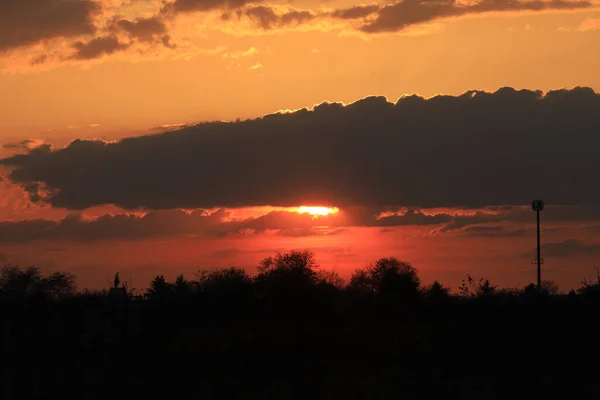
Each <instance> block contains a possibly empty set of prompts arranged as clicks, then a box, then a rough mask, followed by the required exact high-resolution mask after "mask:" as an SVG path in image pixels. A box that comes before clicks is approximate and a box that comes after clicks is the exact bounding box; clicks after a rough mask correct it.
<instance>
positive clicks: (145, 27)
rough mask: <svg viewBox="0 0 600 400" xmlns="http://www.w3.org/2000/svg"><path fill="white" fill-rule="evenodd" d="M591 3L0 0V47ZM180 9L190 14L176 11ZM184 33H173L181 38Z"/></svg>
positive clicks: (383, 29) (90, 52)
mask: <svg viewBox="0 0 600 400" xmlns="http://www.w3.org/2000/svg"><path fill="white" fill-rule="evenodd" d="M592 6H593V3H591V2H589V1H586V0H575V1H563V0H550V1H538V0H534V1H530V0H525V1H513V0H479V1H477V0H475V1H469V2H465V1H462V0H449V1H446V0H444V1H438V0H434V1H432V0H428V1H418V0H401V1H398V2H396V3H393V4H387V5H378V4H370V5H356V6H350V7H348V8H339V9H330V8H324V7H322V6H318V5H316V6H314V7H311V8H306V9H299V8H296V7H292V6H289V5H281V4H273V3H267V2H264V3H263V2H257V1H247V0H171V1H161V2H155V1H152V0H136V1H124V0H123V1H121V0H0V54H2V53H5V52H7V51H13V50H17V49H26V50H27V49H28V50H32V49H35V52H34V53H31V54H30V53H28V52H27V51H25V52H24V53H23V54H21V55H22V56H23V57H25V58H26V59H27V60H28V61H27V62H28V64H29V66H32V67H37V66H39V65H43V64H58V63H61V62H66V61H69V60H71V61H72V60H75V61H89V60H92V59H97V58H100V57H103V56H106V55H112V54H115V53H118V52H123V51H125V50H128V51H129V53H130V54H131V55H132V57H134V55H136V56H137V57H139V56H140V55H144V54H146V55H147V56H148V57H152V55H153V54H155V53H156V50H157V49H160V50H165V49H167V51H168V50H174V49H177V48H178V46H177V40H174V39H173V37H174V36H173V33H174V32H176V31H177V30H178V29H179V28H180V32H186V31H189V28H190V26H179V25H178V24H179V23H182V21H186V22H183V23H187V24H191V23H194V24H197V23H198V22H203V25H204V26H205V29H206V30H222V31H223V32H226V33H230V34H231V33H234V34H236V35H237V34H240V33H241V34H242V35H243V34H256V33H262V32H266V31H274V30H282V29H284V30H290V29H303V30H306V29H324V30H331V29H334V30H338V31H359V32H362V33H363V34H377V33H390V32H400V31H404V30H406V29H407V28H409V27H412V26H416V25H420V24H426V23H429V22H431V21H435V20H439V19H444V18H450V17H460V16H468V15H479V14H483V13H489V12H503V13H506V12H521V11H529V12H539V11H546V10H577V9H585V8H590V7H592ZM186 15H187V16H190V15H193V16H192V17H191V18H183V19H182V18H180V17H183V16H186ZM199 25H200V24H199ZM204 34H206V32H204ZM187 36H188V35H187V34H185V35H183V36H181V37H179V38H178V39H181V42H182V43H184V42H185V43H188V42H189V40H188V39H189V38H188V37H187ZM40 44H41V48H39V47H40V46H39V45H40ZM220 44H221V43H217V44H216V45H220ZM36 46H37V47H36ZM188 51H189V50H188ZM173 56H176V54H173ZM134 58H135V57H134Z"/></svg>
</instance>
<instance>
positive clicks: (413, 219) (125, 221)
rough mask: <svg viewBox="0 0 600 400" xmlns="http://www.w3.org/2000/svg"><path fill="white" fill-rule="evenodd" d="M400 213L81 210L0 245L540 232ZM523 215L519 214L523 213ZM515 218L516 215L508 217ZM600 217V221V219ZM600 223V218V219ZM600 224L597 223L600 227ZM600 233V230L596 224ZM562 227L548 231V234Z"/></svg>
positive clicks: (0, 229) (8, 230)
mask: <svg viewBox="0 0 600 400" xmlns="http://www.w3.org/2000/svg"><path fill="white" fill-rule="evenodd" d="M396 212H398V210H395V209H393V208H386V209H376V208H369V207H350V208H347V209H341V210H339V212H338V213H335V214H330V215H321V216H313V215H310V214H307V213H298V212H296V211H290V210H273V211H270V212H268V213H266V214H264V215H260V216H253V217H245V218H237V217H235V216H234V215H235V212H232V211H230V210H226V209H218V210H216V211H212V212H209V211H206V210H202V209H197V210H192V211H183V210H162V211H150V212H147V213H145V214H140V213H125V212H121V213H116V214H105V215H102V216H100V217H96V218H85V217H83V215H82V214H81V213H78V212H75V213H71V214H69V215H67V216H66V217H64V218H63V219H61V220H46V219H29V220H21V221H4V222H0V243H19V242H23V243H24V242H33V241H39V240H46V241H63V240H66V241H74V242H93V241H99V240H144V239H152V238H173V237H194V238H201V237H204V238H222V237H227V236H233V237H250V236H254V235H258V234H274V235H277V236H285V237H309V236H334V235H341V234H344V233H346V232H349V229H350V228H353V227H375V228H381V229H380V230H379V231H380V232H382V233H386V232H392V231H397V230H400V229H402V227H407V226H436V227H438V232H442V233H454V232H458V233H460V234H464V235H467V236H478V237H515V236H521V235H523V234H525V233H527V232H531V231H533V229H534V228H532V227H531V226H530V227H527V228H524V227H523V226H522V225H519V224H518V223H516V224H515V223H507V222H506V221H504V222H502V223H503V225H472V226H471V225H469V226H466V227H463V228H462V229H454V230H443V229H439V227H440V226H443V224H444V222H445V221H448V220H450V221H451V222H450V224H451V223H452V221H454V220H460V219H461V218H463V216H462V215H461V214H460V212H461V210H448V211H447V212H443V213H432V212H431V211H428V210H410V209H409V210H403V211H401V212H399V213H398V214H396ZM517 215H518V214H517ZM503 218H506V219H507V220H510V218H512V219H513V220H514V219H517V220H518V218H519V217H516V218H515V215H512V217H511V215H510V214H505V216H504V217H503ZM599 219H600V218H599ZM597 220H598V219H597ZM597 220H596V224H597ZM589 228H591V229H594V228H597V225H596V226H593V225H592V226H590V227H589ZM555 229H559V228H555V227H552V226H550V227H545V228H544V231H545V232H547V231H549V230H555Z"/></svg>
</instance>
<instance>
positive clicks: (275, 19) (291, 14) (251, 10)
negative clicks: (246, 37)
mask: <svg viewBox="0 0 600 400" xmlns="http://www.w3.org/2000/svg"><path fill="white" fill-rule="evenodd" d="M317 16H318V15H317V14H316V13H314V12H312V11H309V10H296V9H292V8H285V9H281V8H280V7H275V6H251V7H247V8H243V9H238V10H235V11H232V12H226V13H224V14H222V16H221V19H222V20H224V21H230V20H233V19H235V20H236V21H237V20H240V19H242V18H247V19H249V20H250V21H251V22H252V23H253V25H254V26H255V27H256V28H259V29H262V30H270V29H275V28H282V27H290V26H298V25H302V24H305V23H307V22H310V21H312V20H313V19H315V18H316V17H317Z"/></svg>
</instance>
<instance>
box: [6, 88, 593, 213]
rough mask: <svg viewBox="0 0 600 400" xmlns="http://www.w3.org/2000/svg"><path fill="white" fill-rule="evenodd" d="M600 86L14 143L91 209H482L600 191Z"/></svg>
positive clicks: (27, 181)
mask: <svg viewBox="0 0 600 400" xmlns="http://www.w3.org/2000/svg"><path fill="white" fill-rule="evenodd" d="M599 128H600V95H597V94H596V93H594V92H593V90H591V89H586V88H576V89H573V90H559V91H553V92H549V93H547V94H546V95H543V94H542V93H541V92H534V91H527V90H522V91H515V90H513V89H510V88H505V89H501V90H498V91H497V92H495V93H485V92H468V93H465V94H464V95H461V96H457V97H452V96H437V97H434V98H431V99H423V98H420V97H417V96H409V97H404V98H401V99H400V100H399V101H398V102H397V103H396V104H393V103H389V102H387V101H386V99H385V98H382V97H369V98H366V99H363V100H360V101H358V102H356V103H353V104H349V105H347V106H343V105H341V104H329V103H324V104H321V105H318V106H316V107H315V108H314V109H313V110H306V109H304V110H300V111H297V112H294V113H288V114H274V115H268V116H265V117H264V118H259V119H256V120H251V121H245V122H238V123H223V122H217V123H204V124H199V125H196V126H192V127H188V128H184V129H181V130H178V131H172V132H167V133H163V134H158V135H151V136H144V137H136V138H128V139H124V140H122V141H120V142H117V143H105V142H102V141H88V140H76V141H74V142H72V143H71V144H70V145H69V146H67V147H66V148H63V149H58V150H52V149H51V147H50V146H43V147H39V148H36V149H33V150H31V151H30V152H28V153H27V154H19V155H15V156H12V157H9V158H6V159H3V160H0V163H1V164H4V165H8V166H11V167H12V168H13V171H12V172H11V173H10V175H9V176H8V178H9V179H10V180H11V181H12V182H14V183H17V184H20V185H22V186H23V187H25V188H26V189H28V190H29V192H30V194H31V196H32V199H34V200H37V201H39V202H45V203H49V204H51V205H53V206H56V207H66V208H70V209H85V208H87V207H91V206H96V205H102V204H115V205H117V206H120V207H122V208H125V209H138V208H149V209H171V208H185V209H193V208H208V209H210V208H215V207H243V206H259V205H272V206H298V205H306V204H321V205H328V204H333V205H336V206H339V207H346V206H378V207H380V206H418V207H428V208H431V207H464V206H469V207H475V208H477V207H482V206H488V205H515V204H519V205H522V204H524V203H525V204H526V203H527V202H529V201H530V200H531V199H532V198H534V197H535V196H537V195H541V196H543V198H544V199H545V200H546V201H547V202H548V204H556V205H558V204H562V205H566V204H590V203H598V202H600V189H599V188H598V186H597V185H594V184H593V182H595V180H596V176H597V171H598V170H600V159H599V158H598V157H597V149H598V148H599V145H600V136H599V135H598V134H597V132H598V129H599Z"/></svg>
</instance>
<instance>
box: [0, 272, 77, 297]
mask: <svg viewBox="0 0 600 400" xmlns="http://www.w3.org/2000/svg"><path fill="white" fill-rule="evenodd" d="M75 290H76V285H75V276H74V275H73V274H70V273H66V272H54V273H52V274H50V275H48V276H42V273H41V271H40V269H39V268H38V267H35V266H30V267H28V268H26V269H24V270H23V269H21V268H20V267H18V266H12V265H7V266H5V267H4V268H2V270H1V271H0V291H1V292H3V293H5V294H6V295H8V296H10V297H13V298H24V297H26V296H31V295H42V296H46V297H48V298H51V299H58V298H61V297H65V296H69V295H73V294H74V293H75Z"/></svg>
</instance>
